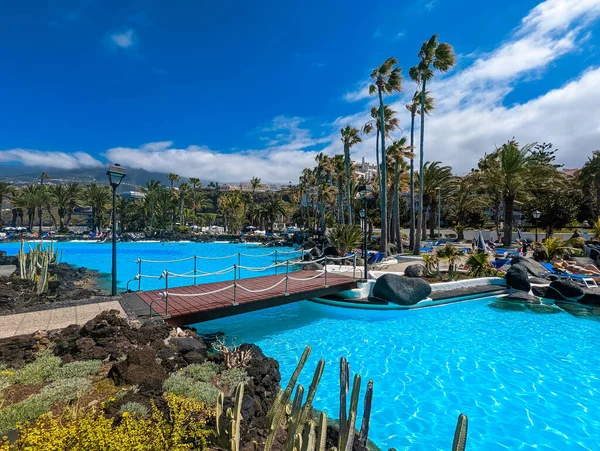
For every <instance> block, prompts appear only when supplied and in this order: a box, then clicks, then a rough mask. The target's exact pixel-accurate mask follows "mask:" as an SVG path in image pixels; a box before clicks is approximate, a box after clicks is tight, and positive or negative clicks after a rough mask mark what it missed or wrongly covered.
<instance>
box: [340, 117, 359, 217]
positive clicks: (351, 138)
mask: <svg viewBox="0 0 600 451" xmlns="http://www.w3.org/2000/svg"><path fill="white" fill-rule="evenodd" d="M340 133H341V134H342V142H343V143H344V164H345V166H346V203H347V205H348V224H352V223H353V222H354V221H353V217H352V199H351V198H350V179H351V167H352V162H351V161H350V148H351V147H352V146H354V145H355V144H358V143H359V142H362V139H361V137H360V134H359V133H360V132H359V131H358V129H357V128H356V127H350V126H349V125H346V127H344V128H342V129H341V130H340Z"/></svg>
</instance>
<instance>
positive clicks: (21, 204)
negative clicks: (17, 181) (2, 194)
mask: <svg viewBox="0 0 600 451" xmlns="http://www.w3.org/2000/svg"><path fill="white" fill-rule="evenodd" d="M10 204H11V207H12V221H11V223H10V225H11V226H12V227H16V226H17V218H19V225H20V226H21V227H23V211H24V210H26V209H27V205H26V199H25V195H24V193H23V190H16V189H15V191H14V193H12V195H11V198H10Z"/></svg>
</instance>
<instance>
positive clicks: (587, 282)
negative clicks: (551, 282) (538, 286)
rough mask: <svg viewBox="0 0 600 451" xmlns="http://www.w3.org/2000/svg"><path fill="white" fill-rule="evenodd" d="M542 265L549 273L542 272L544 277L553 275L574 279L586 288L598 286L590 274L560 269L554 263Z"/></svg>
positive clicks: (564, 278)
mask: <svg viewBox="0 0 600 451" xmlns="http://www.w3.org/2000/svg"><path fill="white" fill-rule="evenodd" d="M542 266H543V267H544V268H546V269H547V270H548V274H540V275H541V276H542V277H547V276H548V275H553V276H556V277H558V278H559V279H563V280H572V281H574V282H577V283H578V284H579V285H583V286H584V287H586V288H596V287H598V284H597V283H596V281H595V280H594V279H593V278H592V277H590V276H586V275H584V274H575V273H572V272H570V271H566V270H564V269H559V268H557V267H556V266H554V265H553V264H552V263H542Z"/></svg>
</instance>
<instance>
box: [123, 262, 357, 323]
mask: <svg viewBox="0 0 600 451" xmlns="http://www.w3.org/2000/svg"><path fill="white" fill-rule="evenodd" d="M294 252H297V251H294ZM273 254H274V255H275V256H276V257H275V263H274V264H272V265H269V266H261V267H253V266H242V265H241V264H240V263H239V262H240V258H241V256H242V255H243V254H242V253H241V252H238V253H237V254H236V255H231V256H228V257H224V258H231V257H235V256H237V257H238V263H237V264H234V265H233V266H228V267H227V268H224V269H221V270H219V271H214V272H205V271H200V270H198V269H197V267H196V260H197V259H198V258H201V257H199V256H197V255H194V256H192V257H189V258H185V259H178V260H171V261H173V262H179V261H186V260H191V259H194V269H193V270H191V271H187V272H183V273H175V272H171V271H169V270H168V269H165V270H163V272H162V273H161V275H160V276H152V275H147V274H141V270H142V262H144V261H148V260H142V259H137V260H136V262H137V263H138V264H139V271H140V273H139V274H137V275H136V276H135V277H134V278H133V279H131V280H130V281H128V282H127V288H128V289H129V282H131V281H133V280H138V282H141V279H142V278H151V279H163V278H164V279H165V290H164V291H163V292H161V293H160V299H163V300H164V301H165V317H170V314H169V297H170V296H175V297H183V298H185V297H196V296H208V295H211V294H216V293H221V292H224V291H227V290H230V289H232V288H233V299H232V306H234V307H235V306H237V305H239V304H238V302H237V289H238V288H239V289H240V290H243V291H245V292H247V293H264V292H267V291H270V290H274V289H275V288H277V287H278V286H280V285H282V284H283V283H284V282H285V292H284V295H285V296H289V292H288V286H289V281H290V280H292V281H297V282H306V281H310V280H315V279H318V278H320V277H323V279H324V287H325V288H328V287H329V285H328V284H327V273H328V270H327V263H328V262H330V261H333V262H335V261H341V260H348V259H352V267H353V270H352V271H353V272H352V280H353V281H354V280H356V254H350V255H346V256H343V257H330V256H327V255H325V256H323V257H321V258H318V259H316V260H310V261H301V260H296V259H288V260H285V261H283V262H278V261H277V255H278V252H277V251H275V252H273V253H272V254H265V255H261V256H268V255H273ZM302 254H303V255H304V251H303V252H302ZM213 260H214V258H213ZM319 262H324V264H323V269H322V270H319V271H317V274H315V275H313V276H311V277H303V278H302V277H293V276H291V275H290V274H289V268H290V265H297V266H300V267H302V266H304V265H308V264H311V263H319ZM281 266H285V276H283V277H282V278H281V279H280V280H279V281H278V282H276V283H275V284H274V285H271V286H269V287H265V288H261V289H257V290H252V289H250V288H247V287H245V286H243V284H240V281H241V277H240V274H241V270H242V269H244V270H246V271H250V272H264V271H266V270H269V269H273V268H275V274H277V268H279V267H281ZM340 266H341V264H340ZM348 271H349V270H348ZM230 272H233V283H232V284H230V285H227V286H224V287H221V288H218V289H216V290H213V291H208V292H202V293H176V292H170V291H169V278H172V277H180V278H188V279H193V280H194V285H196V279H197V278H198V277H207V276H215V275H222V274H228V273H230ZM138 289H139V285H138ZM157 301H158V299H156V300H152V301H151V302H150V316H152V305H153V304H154V303H155V302H157Z"/></svg>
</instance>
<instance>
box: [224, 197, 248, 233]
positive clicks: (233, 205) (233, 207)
mask: <svg viewBox="0 0 600 451" xmlns="http://www.w3.org/2000/svg"><path fill="white" fill-rule="evenodd" d="M243 204H244V200H243V197H242V193H241V191H229V192H226V193H223V194H221V196H219V200H218V206H219V211H220V213H221V215H223V223H224V225H225V230H226V231H227V232H229V233H234V232H239V230H240V227H241V219H242V214H241V213H242V211H243V209H244V205H243Z"/></svg>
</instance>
